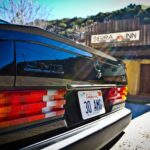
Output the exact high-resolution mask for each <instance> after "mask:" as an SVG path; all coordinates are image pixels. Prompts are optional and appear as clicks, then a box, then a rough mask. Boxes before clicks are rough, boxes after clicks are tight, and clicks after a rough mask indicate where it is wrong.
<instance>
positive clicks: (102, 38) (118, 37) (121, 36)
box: [91, 30, 140, 43]
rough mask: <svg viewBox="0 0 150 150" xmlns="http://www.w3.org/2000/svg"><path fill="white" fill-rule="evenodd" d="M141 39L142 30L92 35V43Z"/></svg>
mask: <svg viewBox="0 0 150 150" xmlns="http://www.w3.org/2000/svg"><path fill="white" fill-rule="evenodd" d="M139 39H140V31H139V30H137V31H129V32H118V33H109V34H98V35H92V36H91V43H103V42H124V41H137V40H139Z"/></svg>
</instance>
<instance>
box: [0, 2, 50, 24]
mask: <svg viewBox="0 0 150 150" xmlns="http://www.w3.org/2000/svg"><path fill="white" fill-rule="evenodd" d="M50 12H51V10H49V9H47V8H46V7H42V6H40V4H39V3H38V1H36V0H17V1H16V0H15V1H14V0H0V13H1V16H0V19H3V20H5V21H8V22H10V23H14V24H22V25H25V24H27V23H31V22H34V21H35V20H37V19H40V20H42V19H44V20H46V19H48V17H49V15H50ZM30 25H31V24H30Z"/></svg>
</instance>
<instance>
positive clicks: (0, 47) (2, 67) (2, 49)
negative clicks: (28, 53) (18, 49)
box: [0, 41, 15, 75]
mask: <svg viewBox="0 0 150 150" xmlns="http://www.w3.org/2000/svg"><path fill="white" fill-rule="evenodd" d="M13 62H14V50H13V42H12V41H0V75H14V71H15V70H14V65H13Z"/></svg>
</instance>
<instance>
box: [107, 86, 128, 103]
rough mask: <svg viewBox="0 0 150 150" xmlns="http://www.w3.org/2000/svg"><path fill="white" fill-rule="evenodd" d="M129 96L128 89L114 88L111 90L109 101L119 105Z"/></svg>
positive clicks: (108, 96)
mask: <svg viewBox="0 0 150 150" xmlns="http://www.w3.org/2000/svg"><path fill="white" fill-rule="evenodd" d="M126 96H127V87H114V88H111V89H109V92H108V95H107V100H108V101H109V102H111V104H117V103H120V102H124V101H125V100H126Z"/></svg>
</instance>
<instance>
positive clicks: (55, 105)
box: [0, 24, 131, 150]
mask: <svg viewBox="0 0 150 150" xmlns="http://www.w3.org/2000/svg"><path fill="white" fill-rule="evenodd" d="M126 85H127V77H126V72H125V65H124V64H123V63H122V62H121V61H120V60H117V59H116V58H114V57H111V56H109V55H107V54H105V53H102V52H101V51H98V50H95V49H92V48H90V47H86V46H83V45H80V44H77V43H75V42H73V41H71V40H68V39H67V38H64V37H61V36H58V35H55V34H53V33H50V32H47V31H44V30H42V29H39V28H36V27H27V26H19V25H11V24H1V25H0V146H1V149H2V148H4V149H7V148H10V147H11V148H12V149H13V148H14V149H20V148H21V149H42V148H47V149H52V150H55V149H63V148H65V149H84V148H85V149H87V150H89V149H91V150H93V149H96V148H102V147H103V146H104V145H106V144H107V143H108V142H110V141H111V140H112V139H113V138H115V137H116V136H117V135H119V134H120V133H121V132H122V131H123V129H124V128H125V127H126V126H127V125H128V124H129V122H130V120H131V112H130V110H128V109H126V108H125V100H126V95H127V88H126Z"/></svg>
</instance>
